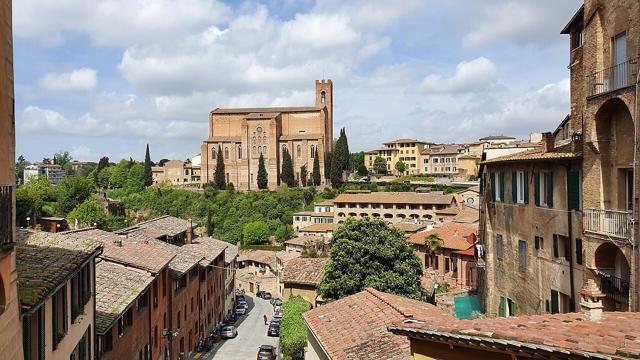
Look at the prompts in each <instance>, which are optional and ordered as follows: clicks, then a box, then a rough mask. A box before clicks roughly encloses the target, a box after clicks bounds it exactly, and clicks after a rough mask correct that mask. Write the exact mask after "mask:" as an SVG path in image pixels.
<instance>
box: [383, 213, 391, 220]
mask: <svg viewBox="0 0 640 360" xmlns="http://www.w3.org/2000/svg"><path fill="white" fill-rule="evenodd" d="M384 218H385V219H392V218H393V215H392V214H389V213H386V214H384Z"/></svg>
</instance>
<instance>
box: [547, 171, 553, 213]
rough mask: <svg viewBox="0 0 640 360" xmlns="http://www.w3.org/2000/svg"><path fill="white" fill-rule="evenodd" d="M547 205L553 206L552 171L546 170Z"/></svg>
mask: <svg viewBox="0 0 640 360" xmlns="http://www.w3.org/2000/svg"><path fill="white" fill-rule="evenodd" d="M547 206H548V207H549V208H552V207H553V171H549V172H547Z"/></svg>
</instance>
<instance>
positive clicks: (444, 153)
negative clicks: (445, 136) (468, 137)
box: [422, 144, 465, 175]
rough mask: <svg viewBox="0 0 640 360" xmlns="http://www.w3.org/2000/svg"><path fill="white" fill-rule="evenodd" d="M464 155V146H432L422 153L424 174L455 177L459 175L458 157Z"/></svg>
mask: <svg viewBox="0 0 640 360" xmlns="http://www.w3.org/2000/svg"><path fill="white" fill-rule="evenodd" d="M463 154H465V147H464V146H463V145H455V144H452V145H437V146H431V147H429V148H428V149H425V150H424V151H423V152H422V173H424V174H438V175H455V174H457V173H458V157H459V156H461V155H463Z"/></svg>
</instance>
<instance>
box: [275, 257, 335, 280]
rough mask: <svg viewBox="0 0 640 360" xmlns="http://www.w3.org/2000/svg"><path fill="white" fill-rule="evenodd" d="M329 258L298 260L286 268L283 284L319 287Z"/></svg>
mask: <svg viewBox="0 0 640 360" xmlns="http://www.w3.org/2000/svg"><path fill="white" fill-rule="evenodd" d="M328 261H329V259H328V258H296V259H291V260H290V261H289V262H287V265H286V266H285V267H284V275H283V276H282V282H283V283H285V284H303V285H318V284H319V283H320V280H322V277H323V276H324V267H325V266H326V265H327V262H328Z"/></svg>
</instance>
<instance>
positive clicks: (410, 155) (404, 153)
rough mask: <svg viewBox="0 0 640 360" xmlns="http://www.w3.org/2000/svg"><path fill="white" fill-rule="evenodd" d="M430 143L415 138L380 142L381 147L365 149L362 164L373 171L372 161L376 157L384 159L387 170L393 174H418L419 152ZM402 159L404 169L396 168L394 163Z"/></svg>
mask: <svg viewBox="0 0 640 360" xmlns="http://www.w3.org/2000/svg"><path fill="white" fill-rule="evenodd" d="M429 146H431V143H427V142H424V141H420V140H416V139H398V140H394V141H390V142H386V143H383V144H382V148H381V149H375V150H370V151H366V152H365V153H364V165H365V167H366V168H367V170H369V171H370V172H375V171H374V167H373V165H374V162H375V159H376V158H377V157H381V158H383V159H385V161H386V162H387V171H388V172H390V173H392V174H393V175H418V174H420V171H421V169H420V154H421V153H422V152H423V151H424V149H428V148H429ZM399 161H402V162H403V163H404V164H405V171H404V172H403V173H400V172H399V171H398V170H396V163H398V162H399Z"/></svg>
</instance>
